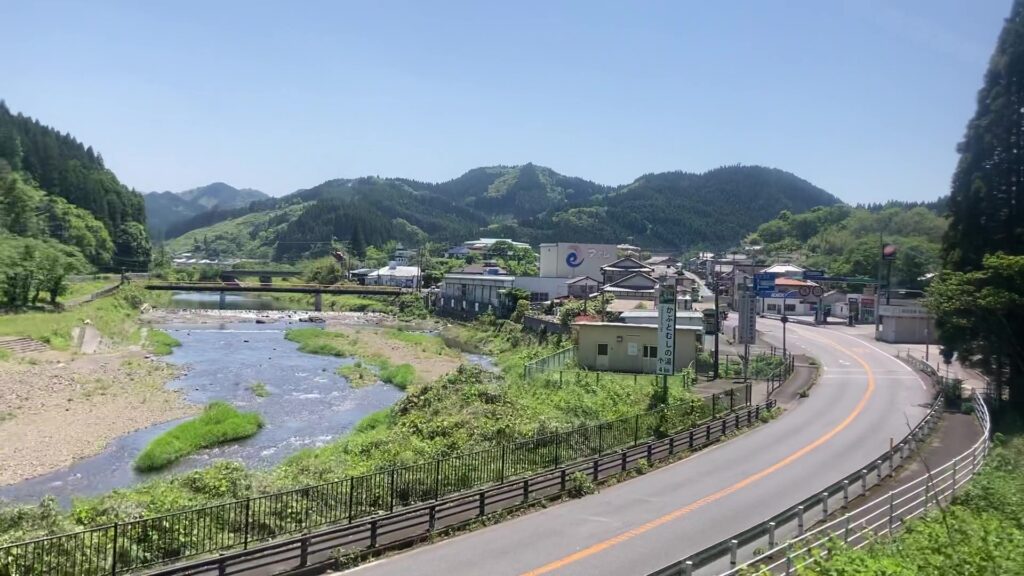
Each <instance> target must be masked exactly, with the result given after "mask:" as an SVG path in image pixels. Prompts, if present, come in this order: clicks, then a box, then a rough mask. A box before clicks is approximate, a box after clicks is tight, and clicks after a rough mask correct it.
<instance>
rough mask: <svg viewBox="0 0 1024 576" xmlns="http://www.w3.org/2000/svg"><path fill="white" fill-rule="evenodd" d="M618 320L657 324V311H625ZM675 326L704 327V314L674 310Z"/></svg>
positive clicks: (696, 311)
mask: <svg viewBox="0 0 1024 576" xmlns="http://www.w3.org/2000/svg"><path fill="white" fill-rule="evenodd" d="M619 318H621V319H622V321H623V322H625V323H626V324H657V323H658V311H657V310H626V311H625V312H622V313H620V315H619ZM676 326H700V327H703V326H704V313H703V312H701V311H700V310H676Z"/></svg>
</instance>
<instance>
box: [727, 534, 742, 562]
mask: <svg viewBox="0 0 1024 576" xmlns="http://www.w3.org/2000/svg"><path fill="white" fill-rule="evenodd" d="M739 544H740V543H739V542H737V541H736V540H729V565H730V566H735V565H736V552H737V550H738V549H739Z"/></svg>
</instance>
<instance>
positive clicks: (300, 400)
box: [0, 322, 487, 504]
mask: <svg viewBox="0 0 1024 576" xmlns="http://www.w3.org/2000/svg"><path fill="white" fill-rule="evenodd" d="M300 325H302V326H309V324H300V323H298V322H291V323H287V322H279V323H274V324H256V323H252V322H249V323H227V324H205V325H196V326H187V325H172V326H161V328H162V329H164V330H166V331H168V332H169V333H170V334H171V335H173V336H174V337H175V338H177V339H178V340H180V341H181V343H182V345H181V347H179V348H176V349H175V350H174V353H173V354H171V355H170V356H168V357H166V360H167V361H169V362H171V363H174V364H179V365H182V366H186V367H187V369H188V371H187V373H186V374H185V375H184V376H182V377H180V378H178V379H176V380H174V381H172V382H171V383H169V384H168V387H170V388H172V389H180V390H182V391H183V393H184V394H185V397H186V398H187V400H188V401H189V402H192V403H195V404H200V405H202V404H206V403H208V402H211V401H213V400H224V401H227V402H230V403H231V404H233V405H234V406H236V407H238V408H239V409H240V410H255V411H257V412H259V413H260V414H261V415H262V416H263V420H264V423H265V426H264V428H263V429H262V430H260V432H258V433H257V434H256V435H255V436H253V437H251V438H248V439H245V440H242V441H240V442H237V443H232V444H228V445H225V446H222V447H218V448H212V449H208V450H203V451H201V452H199V453H197V454H195V455H192V456H189V457H187V458H184V459H182V460H180V461H178V462H177V463H175V464H174V465H172V466H170V467H168V468H167V469H165V470H162V471H160V472H157V473H149V474H140V473H137V472H135V470H134V469H133V468H132V462H133V461H134V459H135V457H136V456H137V455H138V453H139V452H140V451H141V450H142V449H143V448H144V447H145V446H146V444H147V443H148V442H149V441H150V440H152V439H153V438H155V437H156V436H158V435H159V434H161V433H162V432H164V431H166V430H168V429H169V428H171V427H173V426H174V425H176V424H178V423H179V422H180V421H173V422H165V423H163V424H159V425H156V426H152V427H150V428H146V429H143V430H138V431H136V432H134V433H132V434H128V435H126V436H122V437H120V438H118V439H117V440H115V441H113V442H112V443H111V444H110V445H108V446H107V448H106V449H104V450H103V451H102V452H101V453H99V454H97V455H95V456H92V457H90V458H86V459H83V460H80V461H78V462H76V463H74V464H72V465H71V466H70V467H68V468H65V469H63V470H58V471H55V472H51V473H49V474H45V475H42V476H39V477H36V478H32V479H30V480H26V481H23V482H20V483H18V484H13V485H10V486H4V487H0V498H2V499H7V500H13V501H18V502H33V501H37V500H38V499H39V498H41V497H42V496H44V495H46V494H52V495H54V496H56V497H57V498H58V499H59V500H60V501H61V502H62V503H65V504H66V503H67V502H69V501H70V499H71V497H72V496H88V495H97V494H102V493H104V492H108V491H110V490H113V489H115V488H121V487H125V486H130V485H132V484H136V483H138V482H141V481H144V480H147V479H150V478H154V477H157V476H160V475H165V474H172V473H177V472H182V471H186V470H191V469H196V468H201V467H203V466H205V465H207V464H209V463H210V461H211V460H215V459H235V460H241V461H242V462H244V463H245V464H246V465H247V466H252V467H268V466H271V465H273V464H276V463H278V462H280V461H281V460H283V459H284V458H286V457H287V456H289V455H291V454H294V453H295V452H297V451H298V450H300V449H302V448H306V447H313V446H320V445H323V444H324V443H326V442H329V441H331V440H334V439H336V438H338V437H339V436H341V435H343V434H345V433H346V432H348V431H349V430H351V428H352V427H353V426H354V425H355V424H356V423H357V422H358V421H359V420H361V419H362V418H363V417H364V416H366V415H368V414H370V413H372V412H375V411H377V410H380V409H382V408H386V407H388V406H390V405H391V404H393V403H394V402H395V401H397V400H398V399H399V398H400V397H401V395H402V392H401V391H399V390H398V389H397V388H394V387H393V386H389V385H386V384H382V383H378V384H376V385H373V386H368V387H364V388H352V387H350V386H349V385H348V381H347V380H346V379H345V378H343V377H341V376H339V375H337V374H336V373H335V369H336V368H337V367H338V366H340V365H342V364H345V363H348V362H353V361H354V360H353V359H339V358H334V357H328V356H314V355H311V354H304V353H302V352H299V351H298V350H297V348H298V345H297V344H295V343H293V342H289V341H287V340H285V339H284V331H285V330H286V329H287V328H289V327H295V326H300ZM471 361H475V362H477V363H481V364H486V361H487V359H486V358H474V359H471ZM257 381H259V382H263V383H264V384H265V385H266V387H267V389H268V390H269V392H270V395H269V396H268V397H266V398H258V397H256V395H255V394H253V392H252V390H251V389H250V386H251V385H252V384H253V383H254V382H257Z"/></svg>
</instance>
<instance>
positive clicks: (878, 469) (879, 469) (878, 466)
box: [875, 460, 882, 484]
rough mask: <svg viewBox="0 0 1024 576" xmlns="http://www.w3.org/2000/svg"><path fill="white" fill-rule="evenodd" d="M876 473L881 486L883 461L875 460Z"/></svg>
mask: <svg viewBox="0 0 1024 576" xmlns="http://www.w3.org/2000/svg"><path fill="white" fill-rule="evenodd" d="M875 472H876V473H877V475H878V483H879V484H881V483H882V461H881V460H875Z"/></svg>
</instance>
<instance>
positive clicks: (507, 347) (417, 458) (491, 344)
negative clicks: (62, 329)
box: [0, 323, 706, 539]
mask: <svg viewBox="0 0 1024 576" xmlns="http://www.w3.org/2000/svg"><path fill="white" fill-rule="evenodd" d="M316 333H318V334H316ZM290 339H292V340H295V341H297V342H300V346H306V349H307V350H316V351H320V352H323V353H327V354H329V355H338V356H347V355H349V354H346V353H350V352H353V351H354V352H360V351H364V352H365V351H370V350H375V351H378V352H379V353H382V354H383V353H384V352H386V353H388V354H391V355H392V356H389V357H388V360H389V361H391V360H392V359H395V360H398V359H402V358H406V359H408V360H409V363H410V364H416V367H415V369H416V372H417V374H418V375H419V374H421V368H423V366H424V364H421V363H418V362H420V361H422V362H426V360H427V359H430V360H433V361H438V360H442V361H444V362H445V364H444V365H445V366H459V364H458V362H459V360H458V358H459V352H458V351H457V350H456V349H455V348H466V349H471V350H472V351H475V352H480V353H490V354H494V355H496V357H497V363H498V364H499V366H501V367H502V371H501V373H492V372H488V371H485V370H483V369H481V368H479V367H477V366H473V365H461V366H460V367H458V368H457V369H454V370H453V371H450V372H448V373H447V374H446V375H444V376H441V377H438V378H431V379H426V378H420V381H417V382H413V383H412V384H410V385H409V386H408V389H407V393H406V395H405V397H403V398H402V399H401V400H399V401H398V402H397V403H396V404H395V405H394V406H393V407H391V408H389V409H386V410H382V411H379V412H376V413H374V414H372V415H369V416H367V417H366V418H365V419H363V420H362V421H361V422H360V423H359V424H358V425H357V426H356V427H355V428H354V429H353V430H352V431H351V432H350V433H349V434H347V435H346V436H344V437H342V438H340V439H338V440H336V441H334V442H332V443H330V444H328V445H326V446H323V447H319V448H310V449H307V450H304V451H302V452H299V453H297V454H295V455H293V456H291V457H290V458H288V459H287V460H286V461H284V462H283V463H282V464H280V465H278V466H277V467H275V468H273V469H271V470H267V471H254V470H247V469H246V468H244V467H243V466H241V465H240V464H237V463H233V462H218V463H216V464H214V465H212V466H210V467H209V468H207V469H204V470H200V471H195V472H189V473H186V474H181V475H177V476H173V477H170V478H167V479H158V480H154V481H151V482H148V483H145V484H142V485H138V486H134V487H131V488H128V489H124V490H116V491H114V492H112V493H110V494H107V495H104V496H100V497H97V498H85V499H78V500H76V501H75V502H74V504H73V509H72V511H71V513H70V514H68V515H58V516H57V517H56V519H55V518H54V517H53V516H52V515H49V514H50V512H48V511H47V510H46V509H45V507H44V508H40V509H36V510H30V511H22V512H20V513H19V512H13V511H11V512H3V511H0V526H5V525H6V526H9V527H10V529H9V531H10V532H11V533H16V534H18V535H20V536H21V537H28V536H31V535H38V534H40V533H41V532H42V531H46V530H50V529H52V530H57V529H58V528H54V527H53V525H59V526H60V527H63V529H68V528H76V527H86V526H96V525H100V524H104V523H109V522H113V521H124V520H128V519H133V518H140V517H147V516H153V515H157V514H161V513H166V512H171V511H177V510H182V509H186V508H193V507H198V506H203V505H208V504H212V503H215V502H220V501H225V500H232V499H238V498H245V497H250V496H258V495H261V494H267V493H270V492H274V491H280V490H284V489H290V488H295V487H299V486H306V485H310V484H315V483H320V482H324V481H330V480H336V479H340V478H344V477H346V476H354V475H359V474H363V473H367V472H371V471H376V470H382V469H387V468H389V467H392V466H396V465H401V464H409V463H414V462H421V461H425V460H429V459H432V458H436V457H442V456H448V455H453V454H456V453H459V452H464V451H471V450H476V449H481V448H486V447H490V446H494V445H496V444H499V443H503V442H508V441H513V440H516V439H521V438H526V437H534V436H535V435H538V434H541V435H543V434H547V433H551V432H554V431H559V430H564V429H567V428H570V427H573V426H578V425H582V424H590V423H594V422H596V421H599V420H609V419H614V418H621V417H625V416H630V415H632V414H635V413H638V412H643V411H645V410H647V409H649V407H650V406H651V403H652V399H653V398H655V397H656V395H657V394H658V392H659V391H658V387H657V386H656V385H655V381H654V379H650V380H648V381H640V382H639V383H638V384H634V382H633V381H632V380H631V379H625V378H622V379H615V378H609V379H606V380H601V381H600V382H597V381H595V379H591V378H578V379H577V378H573V379H566V380H565V381H563V382H559V381H558V380H557V378H538V379H534V380H530V381H527V380H524V379H523V377H522V366H523V363H524V362H526V361H528V360H531V359H534V358H537V357H539V356H542V355H545V354H548V353H551V352H553V351H555V350H557V349H559V348H561V347H563V346H564V343H563V342H561V341H560V340H559V339H556V338H552V339H550V340H549V341H547V342H544V343H540V342H538V341H537V340H536V339H535V338H534V337H532V336H530V335H528V334H524V333H522V332H521V327H519V326H516V325H514V324H510V323H500V324H498V325H495V326H460V327H457V328H455V329H453V330H449V331H447V332H446V333H445V335H444V339H443V340H442V339H439V338H437V337H436V336H432V335H427V334H415V333H408V332H406V333H402V332H400V331H399V332H392V331H389V330H387V329H383V330H382V329H376V330H372V329H366V330H365V331H359V330H354V331H353V332H352V333H349V334H342V335H340V336H338V335H335V334H334V333H332V332H327V333H324V331H322V330H319V329H313V330H312V331H307V330H303V331H293V332H291V333H290ZM439 342H440V344H439ZM444 343H448V344H449V345H446V344H444ZM439 346H440V347H439ZM356 356H358V354H356ZM417 359H418V360H417ZM392 363H393V364H394V365H395V366H400V365H401V363H399V362H392ZM363 364H364V367H365V365H366V360H365V359H364V360H363ZM395 370H396V371H397V372H402V371H403V369H401V368H396V369H395ZM381 372H382V374H381V375H383V372H384V371H383V370H382V371H381ZM670 393H671V394H670V401H671V402H673V403H678V402H685V401H690V402H692V406H693V410H692V413H691V415H690V416H689V417H688V418H687V421H679V422H673V424H676V425H678V426H680V427H682V426H686V425H687V424H688V423H689V422H690V421H696V420H699V419H700V418H702V417H703V416H704V415H705V413H706V407H705V406H704V404H703V402H701V401H700V399H698V398H696V397H694V396H692V395H691V394H690V393H689V392H688V391H686V390H683V389H682V388H681V387H678V386H674V387H673V388H672V389H671V390H670ZM19 514H20V515H19ZM41 519H45V520H41ZM46 522H50V524H48V526H50V528H45V529H40V527H39V526H40V525H41V524H46ZM5 523H6V524H5ZM186 536H187V535H186ZM186 536H182V538H185V537H186ZM3 537H7V535H4V536H3ZM10 538H11V539H15V537H10Z"/></svg>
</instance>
